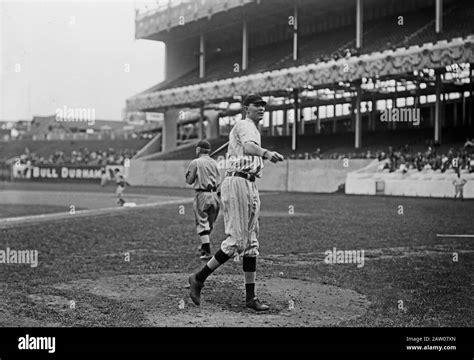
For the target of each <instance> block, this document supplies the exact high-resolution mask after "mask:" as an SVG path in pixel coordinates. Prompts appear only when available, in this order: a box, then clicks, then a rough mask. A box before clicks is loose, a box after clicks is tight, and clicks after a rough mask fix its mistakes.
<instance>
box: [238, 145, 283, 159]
mask: <svg viewBox="0 0 474 360" xmlns="http://www.w3.org/2000/svg"><path fill="white" fill-rule="evenodd" d="M244 154H245V155H252V156H260V157H262V158H264V159H268V160H270V161H271V162H274V163H276V162H278V161H283V159H284V157H283V155H281V154H279V153H277V152H276V151H270V150H267V149H264V148H262V147H260V146H258V145H257V144H256V143H255V142H253V141H247V142H245V143H244Z"/></svg>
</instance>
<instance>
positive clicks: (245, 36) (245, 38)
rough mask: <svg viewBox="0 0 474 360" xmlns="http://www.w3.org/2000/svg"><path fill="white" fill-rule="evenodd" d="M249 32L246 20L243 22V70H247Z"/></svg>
mask: <svg viewBox="0 0 474 360" xmlns="http://www.w3.org/2000/svg"><path fill="white" fill-rule="evenodd" d="M248 50H249V49H248V32H247V21H246V20H244V22H243V24H242V70H243V71H245V70H247V67H248V60H249V51H248Z"/></svg>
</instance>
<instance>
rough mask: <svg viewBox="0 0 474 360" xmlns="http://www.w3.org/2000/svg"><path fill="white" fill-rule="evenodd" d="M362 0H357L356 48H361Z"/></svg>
mask: <svg viewBox="0 0 474 360" xmlns="http://www.w3.org/2000/svg"><path fill="white" fill-rule="evenodd" d="M362 14H363V0H357V14H356V48H357V49H358V50H359V49H361V48H362V35H363V31H362V21H363V16H362Z"/></svg>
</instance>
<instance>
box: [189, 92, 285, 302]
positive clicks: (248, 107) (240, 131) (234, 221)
mask: <svg viewBox="0 0 474 360" xmlns="http://www.w3.org/2000/svg"><path fill="white" fill-rule="evenodd" d="M265 105H266V102H265V101H264V100H263V99H262V98H261V97H260V96H259V95H249V96H247V97H246V98H245V99H244V101H243V109H244V110H245V112H246V118H245V119H244V120H241V121H238V122H237V123H236V124H235V126H234V127H233V128H232V130H231V132H230V134H229V148H228V154H227V155H228V159H227V161H226V173H225V178H224V181H223V182H222V186H221V189H222V191H221V192H222V197H221V201H222V210H223V213H224V224H225V234H226V236H227V237H226V239H225V240H224V241H223V242H222V244H221V248H220V250H218V251H217V252H216V253H215V255H214V256H213V257H212V258H211V259H210V260H209V262H208V263H207V264H206V265H205V266H204V267H203V268H202V269H201V270H200V271H199V272H197V273H195V274H193V275H191V276H190V277H189V285H190V296H191V299H192V301H193V302H194V303H195V304H196V305H200V303H201V290H202V288H203V287H204V282H205V280H206V279H207V277H208V276H209V275H210V274H211V273H212V272H214V271H215V270H216V269H217V268H218V267H219V266H221V265H222V264H224V263H225V262H226V261H227V260H229V259H230V258H231V257H233V256H235V255H236V254H239V255H240V254H242V255H243V271H244V277H245V290H246V306H247V307H248V308H251V309H253V310H256V311H265V310H268V309H269V307H268V306H267V305H265V304H263V303H262V302H261V301H260V300H259V299H258V297H257V296H256V294H255V278H256V269H257V256H258V254H259V252H258V248H259V243H258V234H259V224H258V217H259V213H260V197H259V193H258V189H257V186H256V184H255V179H256V178H260V177H261V174H262V169H263V159H268V160H270V161H272V162H278V161H283V156H282V155H280V154H279V153H277V152H272V151H269V150H266V149H263V148H262V147H261V146H260V132H259V131H258V128H257V125H258V123H259V122H260V121H261V120H262V119H263V115H264V113H265Z"/></svg>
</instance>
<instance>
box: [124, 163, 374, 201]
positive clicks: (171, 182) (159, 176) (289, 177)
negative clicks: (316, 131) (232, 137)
mask: <svg viewBox="0 0 474 360" xmlns="http://www.w3.org/2000/svg"><path fill="white" fill-rule="evenodd" d="M372 161H373V160H365V159H348V160H345V161H344V160H285V161H284V162H280V163H277V164H273V163H271V162H269V161H265V168H264V170H263V176H262V179H258V180H257V184H258V188H259V189H260V190H263V191H295V192H321V193H331V192H336V191H337V190H338V188H339V187H340V186H341V185H343V184H344V183H345V181H346V177H347V174H348V173H349V172H351V171H355V170H358V169H361V168H364V167H366V166H367V165H368V164H370V163H371V162H372ZM189 162H190V161H189V160H150V161H144V160H140V159H137V160H131V161H130V169H129V176H128V181H129V182H130V184H132V185H137V186H138V185H142V186H160V187H182V188H189V187H190V186H188V185H187V184H186V183H185V181H184V175H185V173H186V169H187V167H188V164H189ZM218 163H219V165H220V168H221V171H222V174H223V172H224V170H223V162H218ZM345 165H346V166H345Z"/></svg>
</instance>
